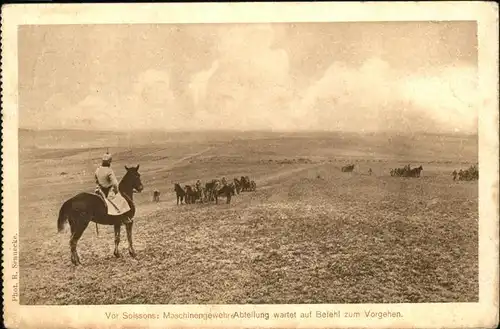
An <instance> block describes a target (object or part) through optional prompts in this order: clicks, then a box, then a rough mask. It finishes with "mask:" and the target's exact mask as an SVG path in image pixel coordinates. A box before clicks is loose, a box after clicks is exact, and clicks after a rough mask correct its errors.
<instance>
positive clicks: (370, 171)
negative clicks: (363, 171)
mask: <svg viewBox="0 0 500 329" xmlns="http://www.w3.org/2000/svg"><path fill="white" fill-rule="evenodd" d="M368 175H370V176H371V175H372V168H370V169H368Z"/></svg>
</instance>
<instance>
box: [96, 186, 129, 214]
mask: <svg viewBox="0 0 500 329" xmlns="http://www.w3.org/2000/svg"><path fill="white" fill-rule="evenodd" d="M94 192H95V194H96V195H97V196H99V198H100V199H101V200H102V202H103V203H104V206H105V207H106V212H107V214H108V215H111V216H118V215H123V214H124V213H126V212H128V211H129V210H130V206H129V204H128V202H127V200H125V198H124V197H123V196H122V195H121V194H120V193H118V194H114V193H113V192H111V191H110V192H109V194H108V197H107V198H106V197H105V196H104V193H103V192H102V191H101V189H100V188H98V187H96V189H95V191H94Z"/></svg>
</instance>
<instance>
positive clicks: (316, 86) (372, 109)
mask: <svg viewBox="0 0 500 329" xmlns="http://www.w3.org/2000/svg"><path fill="white" fill-rule="evenodd" d="M291 113H292V116H293V118H294V119H295V122H300V123H301V124H302V127H303V128H312V129H341V130H360V129H364V130H384V129H396V130H408V129H410V130H427V129H433V130H434V129H441V130H447V131H450V130H455V131H457V130H459V131H471V130H472V131H473V130H474V129H475V127H476V126H475V124H476V123H475V122H476V118H477V86H476V71H475V69H474V68H471V67H467V66H464V67H461V66H456V67H445V68H440V69H439V70H437V69H436V70H433V71H427V72H416V73H413V72H404V71H401V70H396V69H393V68H391V66H390V65H389V64H388V63H387V62H385V61H383V60H381V59H380V58H369V59H367V60H366V61H365V62H364V63H363V64H362V65H361V66H359V67H352V66H348V65H346V64H344V63H342V62H334V63H333V64H332V65H331V66H330V67H329V68H328V69H327V70H326V71H325V73H324V75H323V76H322V77H321V78H320V79H319V80H318V81H316V82H314V83H313V84H311V85H310V86H309V88H307V89H306V90H305V92H303V93H302V94H301V96H300V97H299V100H298V102H296V103H295V104H293V106H292V107H291Z"/></svg>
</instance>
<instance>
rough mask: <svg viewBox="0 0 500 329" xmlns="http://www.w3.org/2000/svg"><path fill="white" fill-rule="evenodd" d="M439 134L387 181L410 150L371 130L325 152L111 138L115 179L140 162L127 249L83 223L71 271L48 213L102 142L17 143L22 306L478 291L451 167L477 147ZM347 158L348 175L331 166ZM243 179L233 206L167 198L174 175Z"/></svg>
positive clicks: (465, 209) (346, 299)
mask: <svg viewBox="0 0 500 329" xmlns="http://www.w3.org/2000/svg"><path fill="white" fill-rule="evenodd" d="M436 138H441V139H440V141H441V146H440V147H443V146H442V144H443V143H444V145H445V147H444V148H443V149H445V150H450V151H449V152H439V153H438V152H434V153H432V155H429V153H428V150H429V147H432V146H433V145H439V143H434V142H435V141H434V140H433V139H432V138H431V137H429V140H424V141H423V142H422V140H421V142H422V143H423V145H421V148H420V149H415V150H414V152H412V153H411V154H410V155H409V156H410V158H411V159H413V158H415V157H416V158H420V159H422V160H421V161H420V162H419V163H416V162H414V161H412V162H411V163H412V164H413V165H415V166H417V165H419V164H422V165H423V167H424V171H423V177H421V178H419V179H409V178H395V177H390V176H389V174H388V172H389V169H390V168H393V167H395V166H402V165H404V164H406V163H408V161H409V160H407V159H406V158H408V157H409V156H408V155H407V154H403V155H402V156H401V152H399V154H395V155H393V157H392V158H391V157H390V155H391V152H390V147H391V146H390V145H387V144H383V143H379V144H378V145H382V146H374V145H375V144H374V142H373V141H371V140H370V141H369V142H367V143H368V144H369V147H368V148H367V147H364V146H360V145H353V144H348V143H346V142H345V141H342V140H339V141H338V143H335V145H337V146H336V147H337V149H336V151H335V152H334V153H332V151H331V149H333V148H334V147H333V146H332V147H330V148H329V147H328V145H333V144H332V141H331V140H327V139H328V138H326V137H321V138H320V137H314V138H312V137H301V138H288V139H286V138H280V139H276V140H269V139H255V140H244V139H243V140H241V139H240V140H232V141H231V140H230V141H227V140H225V141H219V142H217V143H214V142H211V143H208V142H199V143H197V142H192V141H191V142H190V143H189V144H187V143H186V144H179V143H177V144H168V143H165V144H164V145H153V146H147V147H146V146H140V145H132V146H128V147H124V146H117V147H116V148H114V149H112V152H113V154H114V155H115V159H116V163H115V164H114V167H115V168H116V169H115V170H116V172H117V174H118V176H120V177H121V175H123V171H124V170H123V169H122V168H123V165H124V164H137V163H140V164H141V168H140V171H141V173H142V177H143V183H144V184H145V187H146V190H145V191H144V192H143V193H142V194H136V195H135V198H136V202H137V204H138V206H137V208H138V213H137V217H136V220H135V224H134V245H135V249H136V251H137V253H138V257H137V258H136V259H133V258H131V257H130V256H129V255H128V253H127V249H126V248H127V241H126V236H125V234H124V233H125V232H124V230H123V232H122V242H121V249H122V258H119V259H116V258H115V257H114V256H113V248H114V237H113V228H112V227H105V226H99V232H100V234H99V236H96V232H95V225H94V224H91V225H90V226H89V228H88V229H87V231H86V232H85V233H84V235H83V237H82V239H81V240H80V242H79V245H78V249H79V253H80V257H81V259H82V262H83V263H84V265H83V266H80V267H74V266H73V265H72V264H71V262H70V253H69V244H68V241H69V228H67V229H66V231H65V232H64V233H62V234H57V233H56V232H57V230H56V221H57V212H58V210H59V207H60V205H61V204H62V202H63V201H64V200H65V199H67V198H69V197H71V196H72V195H74V194H76V193H78V192H80V191H82V190H91V189H92V188H93V182H92V173H93V170H94V168H95V164H96V163H97V162H98V161H97V160H96V159H98V158H99V156H100V154H101V153H102V150H100V149H85V150H84V149H81V148H80V147H78V146H75V147H66V148H64V149H57V148H55V147H44V148H22V149H21V154H20V157H21V164H20V176H21V190H20V241H21V247H20V266H21V303H22V304H117V303H118V304H119V303H123V304H139V303H141V304H142V303H147V304H158V303H161V304H185V303H189V304H192V303H219V304H238V303H258V304H272V303H290V304H294V303H401V302H473V301H477V300H478V232H477V228H478V224H477V220H478V210H477V209H478V208H477V207H478V201H477V196H478V191H477V189H478V185H477V182H453V181H452V179H451V176H450V173H451V171H453V169H457V168H461V167H463V168H465V167H466V166H467V165H466V164H467V163H469V162H470V163H473V162H475V161H476V160H475V159H476V158H477V156H476V154H477V150H475V149H474V147H472V146H471V144H472V145H473V144H474V141H473V140H472V141H467V140H465V142H464V141H463V140H460V143H459V142H457V141H456V140H453V139H446V140H444V142H443V138H442V137H436ZM325 139H326V140H327V142H325ZM342 143H343V144H342ZM370 143H371V144H370ZM383 145H385V147H387V148H384V147H383ZM306 146H309V148H305V147H306ZM393 146H394V145H393ZM434 147H435V146H434ZM459 148H460V151H457V150H458V149H459ZM360 150H361V151H360ZM419 152H420V153H419ZM457 153H458V154H461V157H460V158H457V156H456V154H457ZM333 154H335V155H333ZM353 154H355V155H353ZM401 157H406V158H405V159H402V158H401ZM299 158H308V159H310V161H306V162H304V161H300V160H299ZM283 159H287V161H286V162H283ZM349 161H354V162H355V163H356V164H357V167H356V170H355V172H354V173H342V172H341V171H340V167H341V166H342V165H343V164H345V163H347V162H349ZM368 168H372V170H373V172H374V174H373V175H372V176H368V175H367V171H368ZM63 172H64V174H63ZM241 175H249V176H251V177H252V178H253V179H255V181H256V182H257V191H256V192H245V193H242V194H240V195H237V196H236V197H234V198H233V200H232V203H231V204H230V205H226V204H223V203H221V204H219V205H215V204H209V205H206V204H205V205H182V206H177V205H176V204H175V195H174V193H173V183H174V182H180V183H183V184H184V183H186V184H187V183H193V182H194V181H195V180H196V179H202V180H207V179H211V178H215V177H221V176H226V177H228V178H233V177H239V176H241ZM154 189H159V190H160V191H161V193H162V195H161V202H160V203H157V204H156V203H152V202H151V197H152V195H151V193H152V191H153V190H154Z"/></svg>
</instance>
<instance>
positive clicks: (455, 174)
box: [451, 170, 458, 180]
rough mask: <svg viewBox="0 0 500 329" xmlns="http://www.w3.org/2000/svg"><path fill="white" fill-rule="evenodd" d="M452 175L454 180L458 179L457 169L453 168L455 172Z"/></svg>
mask: <svg viewBox="0 0 500 329" xmlns="http://www.w3.org/2000/svg"><path fill="white" fill-rule="evenodd" d="M451 175H452V176H453V180H456V179H457V175H458V173H457V171H456V170H453V172H452V173H451Z"/></svg>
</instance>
